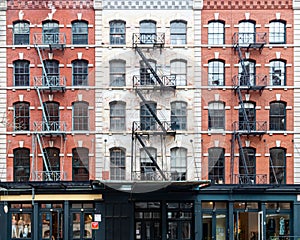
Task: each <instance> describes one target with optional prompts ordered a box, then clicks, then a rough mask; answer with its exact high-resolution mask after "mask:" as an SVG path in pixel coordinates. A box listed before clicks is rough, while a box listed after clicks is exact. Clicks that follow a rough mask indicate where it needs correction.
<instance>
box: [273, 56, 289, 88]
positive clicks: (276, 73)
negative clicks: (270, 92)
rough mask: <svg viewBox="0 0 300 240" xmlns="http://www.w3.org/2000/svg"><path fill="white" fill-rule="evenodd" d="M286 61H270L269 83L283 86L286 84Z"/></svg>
mask: <svg viewBox="0 0 300 240" xmlns="http://www.w3.org/2000/svg"><path fill="white" fill-rule="evenodd" d="M285 71H286V63H285V61H282V60H274V61H270V79H271V82H270V85H273V86H285V85H286V73H285Z"/></svg>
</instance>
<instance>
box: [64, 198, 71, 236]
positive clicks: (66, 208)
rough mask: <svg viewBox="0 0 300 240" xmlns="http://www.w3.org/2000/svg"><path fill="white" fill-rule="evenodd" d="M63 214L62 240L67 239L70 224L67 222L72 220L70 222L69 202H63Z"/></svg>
mask: <svg viewBox="0 0 300 240" xmlns="http://www.w3.org/2000/svg"><path fill="white" fill-rule="evenodd" d="M63 213H64V215H63V216H64V224H63V226H64V229H63V234H64V235H63V238H64V239H69V228H70V225H71V224H70V222H69V221H72V220H70V217H69V216H70V203H69V201H65V202H64V211H63Z"/></svg>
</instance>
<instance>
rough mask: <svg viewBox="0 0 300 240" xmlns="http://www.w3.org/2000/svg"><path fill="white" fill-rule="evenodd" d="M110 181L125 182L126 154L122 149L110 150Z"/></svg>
mask: <svg viewBox="0 0 300 240" xmlns="http://www.w3.org/2000/svg"><path fill="white" fill-rule="evenodd" d="M109 152H110V174H111V176H110V179H111V180H125V177H126V175H125V173H126V171H125V169H126V168H125V166H126V152H125V150H124V149H121V148H112V149H110V151H109Z"/></svg>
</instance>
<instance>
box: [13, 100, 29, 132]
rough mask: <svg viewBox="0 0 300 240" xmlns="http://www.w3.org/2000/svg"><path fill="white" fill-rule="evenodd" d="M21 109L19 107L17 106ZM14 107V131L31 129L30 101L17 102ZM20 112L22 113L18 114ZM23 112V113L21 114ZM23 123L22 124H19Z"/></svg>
mask: <svg viewBox="0 0 300 240" xmlns="http://www.w3.org/2000/svg"><path fill="white" fill-rule="evenodd" d="M18 106H19V107H20V108H21V110H23V111H20V109H17V107H18ZM13 107H14V131H29V130H30V103H29V102H15V103H14V104H13ZM18 113H20V114H19V115H18ZM21 113H22V115H21ZM19 124H22V126H17V125H19Z"/></svg>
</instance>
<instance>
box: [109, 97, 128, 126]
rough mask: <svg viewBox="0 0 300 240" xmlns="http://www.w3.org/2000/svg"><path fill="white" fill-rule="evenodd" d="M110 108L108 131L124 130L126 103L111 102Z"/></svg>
mask: <svg viewBox="0 0 300 240" xmlns="http://www.w3.org/2000/svg"><path fill="white" fill-rule="evenodd" d="M109 107H110V130H111V131H122V130H125V129H126V125H125V115H126V103H125V102H116V101H114V102H111V103H109Z"/></svg>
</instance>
